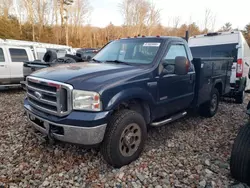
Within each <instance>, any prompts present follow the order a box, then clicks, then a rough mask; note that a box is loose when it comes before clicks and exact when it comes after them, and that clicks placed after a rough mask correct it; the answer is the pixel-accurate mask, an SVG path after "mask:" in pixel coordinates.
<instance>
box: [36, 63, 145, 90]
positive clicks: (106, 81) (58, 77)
mask: <svg viewBox="0 0 250 188" xmlns="http://www.w3.org/2000/svg"><path fill="white" fill-rule="evenodd" d="M142 70H145V68H144V69H143V68H140V67H138V66H130V65H124V64H114V63H87V62H85V63H72V64H67V65H65V64H64V65H59V66H55V67H49V68H44V69H41V70H38V71H36V72H33V73H32V74H31V76H35V77H39V78H44V79H48V80H54V81H58V82H64V83H68V84H70V85H72V86H73V87H74V88H75V89H82V90H93V91H98V90H100V89H101V88H102V87H105V86H107V85H113V84H116V83H120V82H122V81H124V80H131V79H132V80H134V79H136V78H137V77H140V76H139V75H142V72H143V71H142ZM144 78H145V77H144ZM138 79H139V78H138Z"/></svg>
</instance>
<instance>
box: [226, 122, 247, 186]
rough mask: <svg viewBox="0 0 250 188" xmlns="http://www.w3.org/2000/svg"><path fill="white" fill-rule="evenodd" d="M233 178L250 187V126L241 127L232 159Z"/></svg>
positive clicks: (234, 145)
mask: <svg viewBox="0 0 250 188" xmlns="http://www.w3.org/2000/svg"><path fill="white" fill-rule="evenodd" d="M230 171H231V175H232V177H233V178H235V179H236V180H238V181H240V182H243V183H246V184H248V185H250V124H249V123H247V124H246V125H244V126H243V127H241V129H240V131H239V133H238V135H237V137H236V139H235V141H234V144H233V149H232V152H231V158H230Z"/></svg>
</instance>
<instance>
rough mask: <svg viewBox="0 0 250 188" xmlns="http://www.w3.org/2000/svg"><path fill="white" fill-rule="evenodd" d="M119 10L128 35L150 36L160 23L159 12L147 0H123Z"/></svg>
mask: <svg viewBox="0 0 250 188" xmlns="http://www.w3.org/2000/svg"><path fill="white" fill-rule="evenodd" d="M119 8H120V10H121V13H122V15H123V18H124V25H125V26H126V29H127V30H128V34H129V35H131V34H133V35H138V34H143V33H144V34H146V32H147V34H151V33H152V28H153V27H155V26H157V25H158V24H159V22H160V10H158V9H157V8H156V6H155V5H154V4H153V3H149V1H148V0H123V1H122V3H121V4H119ZM146 27H148V28H150V29H147V28H146Z"/></svg>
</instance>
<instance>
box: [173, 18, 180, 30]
mask: <svg viewBox="0 0 250 188" xmlns="http://www.w3.org/2000/svg"><path fill="white" fill-rule="evenodd" d="M180 22H181V18H180V17H179V16H176V17H174V18H173V28H175V29H177V28H178V27H179V25H180Z"/></svg>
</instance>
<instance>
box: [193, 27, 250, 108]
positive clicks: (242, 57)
mask: <svg viewBox="0 0 250 188" xmlns="http://www.w3.org/2000/svg"><path fill="white" fill-rule="evenodd" d="M188 43H189V47H190V49H191V51H192V54H193V56H194V57H198V58H199V57H203V58H204V57H205V58H209V57H212V58H216V57H233V58H234V63H233V66H232V72H231V78H230V85H231V92H230V93H229V95H227V97H231V98H235V100H236V102H237V103H240V104H241V103H243V99H244V93H245V91H246V90H249V89H250V82H249V78H248V77H247V75H248V72H249V68H250V49H249V46H248V44H247V42H246V40H245V38H244V36H243V34H242V33H241V32H240V31H232V32H216V33H208V34H205V35H197V36H193V37H190V38H189V41H188Z"/></svg>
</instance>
